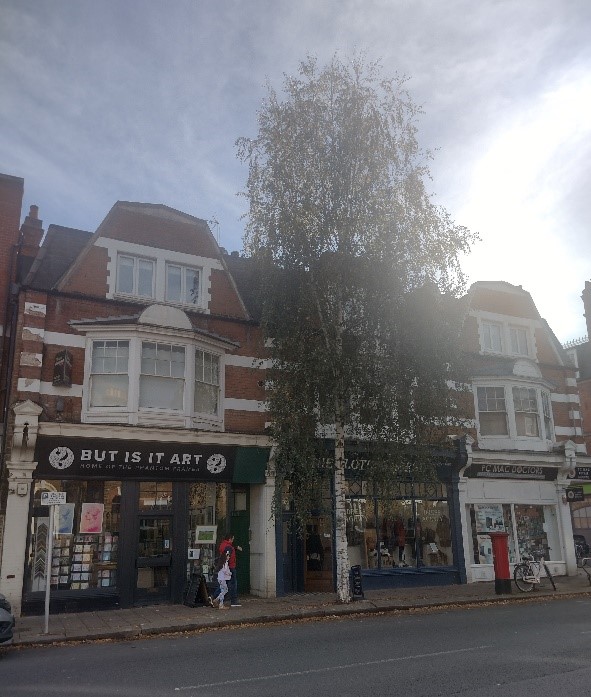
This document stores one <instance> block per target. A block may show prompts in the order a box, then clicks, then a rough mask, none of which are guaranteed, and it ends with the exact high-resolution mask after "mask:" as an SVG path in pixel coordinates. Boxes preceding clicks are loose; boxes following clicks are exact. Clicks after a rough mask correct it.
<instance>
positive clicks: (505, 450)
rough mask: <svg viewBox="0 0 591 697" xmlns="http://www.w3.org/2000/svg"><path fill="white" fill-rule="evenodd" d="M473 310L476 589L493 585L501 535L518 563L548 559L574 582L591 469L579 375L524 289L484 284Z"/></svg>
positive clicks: (469, 519) (476, 289) (470, 569)
mask: <svg viewBox="0 0 591 697" xmlns="http://www.w3.org/2000/svg"><path fill="white" fill-rule="evenodd" d="M467 302H468V311H467V314H466V319H465V323H464V331H463V344H464V347H465V348H466V350H467V359H468V361H469V373H470V375H471V384H470V390H469V393H470V398H471V399H472V400H473V413H474V423H473V428H472V429H471V430H470V431H469V435H468V439H467V440H468V450H469V458H468V463H467V467H466V468H465V469H464V470H463V472H462V479H461V482H460V489H461V495H460V498H461V500H462V515H463V516H465V519H464V521H463V526H462V527H463V531H464V551H465V557H466V570H467V575H468V580H473V581H477V580H489V579H491V578H492V577H493V576H492V574H493V569H492V550H491V545H490V538H489V537H488V536H487V532H491V531H494V530H496V529H502V530H506V531H507V532H509V534H510V537H509V555H510V561H511V562H512V563H514V562H516V561H518V560H519V558H520V556H521V555H522V554H523V553H532V552H536V553H538V552H539V553H543V554H544V556H545V558H546V559H549V560H550V562H551V563H550V566H551V568H552V569H553V571H554V572H555V573H556V574H570V573H574V572H575V570H576V564H575V557H574V547H573V541H572V535H573V530H572V517H571V507H570V494H569V493H568V492H569V489H571V488H572V485H573V478H574V476H575V473H576V472H577V471H580V470H582V468H584V467H589V464H590V463H591V458H589V457H588V456H587V454H586V453H587V451H586V447H585V443H584V439H583V431H582V429H583V426H582V419H581V411H580V402H579V391H578V386H577V380H576V370H575V367H574V365H573V364H572V362H571V361H570V359H569V357H568V355H567V353H566V351H565V350H564V349H563V348H562V346H561V345H560V343H559V342H558V340H557V339H556V337H555V336H554V334H553V332H552V330H551V328H550V327H549V326H548V324H547V322H546V321H545V320H543V319H542V318H541V317H540V315H539V313H538V310H537V308H536V306H535V304H534V302H533V300H532V298H531V296H530V294H529V293H528V292H526V291H524V290H523V289H522V288H521V287H520V286H513V285H511V284H508V283H504V282H495V283H493V282H490V283H489V282H479V283H475V284H473V285H472V286H471V288H470V291H469V293H468V296H467ZM577 468H579V469H577Z"/></svg>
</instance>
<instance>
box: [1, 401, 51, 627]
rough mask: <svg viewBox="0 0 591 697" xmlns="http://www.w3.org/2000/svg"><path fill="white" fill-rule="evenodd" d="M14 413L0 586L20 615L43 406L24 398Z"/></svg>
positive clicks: (15, 407) (14, 609) (16, 406)
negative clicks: (38, 434) (36, 453)
mask: <svg viewBox="0 0 591 697" xmlns="http://www.w3.org/2000/svg"><path fill="white" fill-rule="evenodd" d="M13 411H14V414H15V420H14V431H13V437H12V448H11V451H10V459H9V460H8V461H7V462H6V468H7V473H8V498H7V502H6V520H5V523H4V539H3V540H2V559H1V562H0V587H1V588H2V593H3V594H4V595H5V596H6V597H7V598H8V599H9V601H10V603H11V605H12V610H13V612H14V614H15V616H16V617H20V615H21V603H22V591H23V574H24V569H25V555H26V553H27V549H26V546H27V529H28V524H29V504H30V500H31V492H32V481H33V472H34V471H35V468H36V467H37V463H36V462H35V461H34V457H35V444H36V442H37V432H38V428H39V415H40V414H41V412H42V411H43V409H42V408H41V407H40V406H38V405H37V404H35V403H34V402H31V401H30V400H27V401H25V402H19V403H18V404H16V405H15V406H14V407H13Z"/></svg>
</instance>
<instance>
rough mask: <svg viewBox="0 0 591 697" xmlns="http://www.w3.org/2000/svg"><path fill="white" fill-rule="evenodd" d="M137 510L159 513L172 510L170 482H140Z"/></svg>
mask: <svg viewBox="0 0 591 697" xmlns="http://www.w3.org/2000/svg"><path fill="white" fill-rule="evenodd" d="M139 510H140V511H146V512H148V511H149V512H151V513H153V512H156V511H157V512H160V511H171V510H172V482H140V501H139Z"/></svg>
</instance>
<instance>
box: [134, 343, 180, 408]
mask: <svg viewBox="0 0 591 697" xmlns="http://www.w3.org/2000/svg"><path fill="white" fill-rule="evenodd" d="M184 386H185V347H184V346H174V345H173V344H164V343H156V342H152V341H143V342H142V355H141V367H140V397H139V406H140V407H162V408H164V409H176V410H180V409H182V408H183V398H184Z"/></svg>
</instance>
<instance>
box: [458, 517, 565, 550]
mask: <svg viewBox="0 0 591 697" xmlns="http://www.w3.org/2000/svg"><path fill="white" fill-rule="evenodd" d="M469 514H470V522H471V529H472V546H473V550H474V564H492V563H493V556H492V545H491V540H490V535H489V534H488V533H490V532H507V533H508V534H509V538H508V543H509V562H510V563H511V564H516V563H517V562H519V561H520V559H521V557H522V556H523V554H533V555H543V556H544V558H545V559H547V560H549V561H560V560H561V558H562V554H561V547H560V541H559V537H558V523H557V519H556V507H555V506H538V505H529V504H509V503H504V504H501V503H496V504H472V505H471V506H470V508H469Z"/></svg>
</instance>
